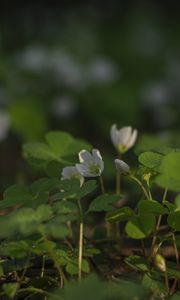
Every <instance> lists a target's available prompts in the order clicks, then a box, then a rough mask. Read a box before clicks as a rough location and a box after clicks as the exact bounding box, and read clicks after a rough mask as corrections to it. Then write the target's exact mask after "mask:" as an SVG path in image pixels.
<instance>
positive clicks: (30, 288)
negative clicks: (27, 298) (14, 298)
mask: <svg viewBox="0 0 180 300" xmlns="http://www.w3.org/2000/svg"><path fill="white" fill-rule="evenodd" d="M27 292H31V293H34V294H42V295H45V296H47V297H50V298H53V299H57V300H58V299H59V300H61V299H62V298H61V297H60V296H59V295H57V296H56V295H55V294H53V293H49V292H47V291H44V290H42V289H39V288H35V287H28V288H22V289H20V290H19V291H18V294H21V293H27Z"/></svg>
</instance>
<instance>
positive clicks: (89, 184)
mask: <svg viewBox="0 0 180 300" xmlns="http://www.w3.org/2000/svg"><path fill="white" fill-rule="evenodd" d="M96 188H97V182H96V180H88V181H86V182H85V183H84V184H83V186H82V187H81V188H80V189H79V192H78V198H80V199H81V198H83V197H85V196H87V195H89V194H90V193H92V192H93V191H94V190H95V189H96Z"/></svg>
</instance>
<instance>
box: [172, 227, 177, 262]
mask: <svg viewBox="0 0 180 300" xmlns="http://www.w3.org/2000/svg"><path fill="white" fill-rule="evenodd" d="M172 240H173V247H174V251H175V256H176V262H177V265H178V266H179V252H178V248H177V245H176V238H175V234H174V232H173V233H172Z"/></svg>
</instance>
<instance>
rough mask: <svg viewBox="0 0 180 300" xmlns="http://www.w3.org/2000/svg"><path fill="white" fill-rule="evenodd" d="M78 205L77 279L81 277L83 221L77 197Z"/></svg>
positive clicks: (79, 279)
mask: <svg viewBox="0 0 180 300" xmlns="http://www.w3.org/2000/svg"><path fill="white" fill-rule="evenodd" d="M78 207H79V214H80V224H79V249H78V251H79V253H78V281H81V279H82V259H83V234H84V222H83V211H82V206H81V201H80V199H78Z"/></svg>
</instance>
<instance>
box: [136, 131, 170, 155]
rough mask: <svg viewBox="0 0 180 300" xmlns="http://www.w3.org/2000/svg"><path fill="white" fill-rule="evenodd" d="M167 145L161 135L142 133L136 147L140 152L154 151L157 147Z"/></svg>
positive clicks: (137, 151)
mask: <svg viewBox="0 0 180 300" xmlns="http://www.w3.org/2000/svg"><path fill="white" fill-rule="evenodd" d="M164 146H165V143H164V141H161V140H160V138H159V137H157V136H155V135H150V134H144V135H141V137H140V138H139V140H138V143H137V145H136V147H135V152H136V153H137V154H140V153H142V152H145V151H152V150H155V149H157V148H160V149H161V148H163V147H164Z"/></svg>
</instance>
